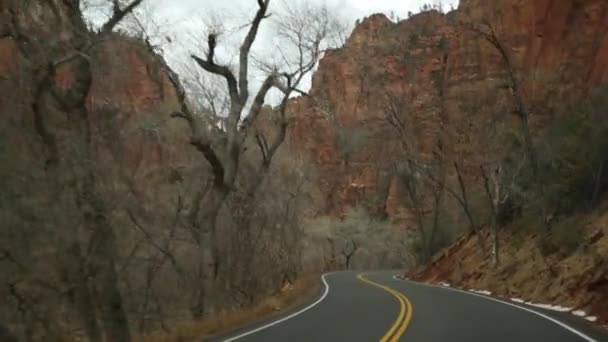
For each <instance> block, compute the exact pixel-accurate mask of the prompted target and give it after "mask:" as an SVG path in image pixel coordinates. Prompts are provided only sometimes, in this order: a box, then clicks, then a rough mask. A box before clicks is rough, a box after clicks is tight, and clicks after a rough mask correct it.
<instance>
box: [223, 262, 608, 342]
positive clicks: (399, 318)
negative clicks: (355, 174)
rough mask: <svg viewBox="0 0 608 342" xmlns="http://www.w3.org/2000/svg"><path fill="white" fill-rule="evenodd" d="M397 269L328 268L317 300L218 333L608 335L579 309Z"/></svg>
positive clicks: (415, 339) (322, 337) (244, 339)
mask: <svg viewBox="0 0 608 342" xmlns="http://www.w3.org/2000/svg"><path fill="white" fill-rule="evenodd" d="M394 274H395V273H394V272H336V273H330V274H326V275H324V276H323V279H322V280H323V286H322V293H321V294H320V296H319V297H318V298H316V300H314V301H313V302H312V303H309V304H307V305H306V306H304V307H301V308H298V309H294V310H293V312H287V313H285V314H284V315H283V316H282V317H279V318H274V319H273V320H271V321H268V322H263V323H260V324H258V325H257V326H253V327H249V328H247V329H244V330H242V331H237V332H234V333H232V334H230V335H228V336H223V337H221V338H218V339H216V340H214V341H224V342H231V341H240V342H272V341H288V342H316V341H349V342H357V341H380V342H396V341H408V342H443V341H456V342H477V341H480V342H481V341H483V342H485V341H491V342H503V341H504V342H512V341H517V342H519V341H534V342H536V341H547V342H592V341H597V342H600V341H608V335H604V334H603V332H601V331H599V330H597V329H596V328H594V327H592V326H591V325H589V324H587V323H586V322H585V321H583V320H581V319H578V318H576V317H574V316H573V315H571V314H567V313H566V314H563V313H553V312H547V311H543V310H541V309H536V308H530V307H527V306H519V305H516V304H514V303H510V302H502V301H500V300H496V299H494V298H492V297H486V296H483V295H477V294H471V293H468V292H462V291H458V290H454V289H448V288H442V287H436V286H429V285H424V284H419V283H414V282H409V281H403V280H399V279H396V278H395V277H394ZM571 316H572V317H571Z"/></svg>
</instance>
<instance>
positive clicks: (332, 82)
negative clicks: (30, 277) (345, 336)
mask: <svg viewBox="0 0 608 342" xmlns="http://www.w3.org/2000/svg"><path fill="white" fill-rule="evenodd" d="M486 21H487V22H489V23H491V24H492V26H493V27H494V29H495V31H496V34H497V37H498V38H499V39H500V41H501V42H502V43H503V44H504V45H505V46H506V48H507V50H508V51H509V53H510V55H511V57H512V60H513V63H512V64H513V65H514V67H515V69H516V71H517V72H518V74H519V75H521V77H520V78H521V82H522V87H523V93H524V97H525V98H526V100H527V101H528V102H529V103H530V104H531V107H532V116H531V120H532V128H533V132H535V131H538V129H540V128H541V127H542V126H543V123H544V122H546V120H547V119H550V118H551V117H553V116H554V115H557V114H559V109H560V108H563V107H564V106H566V104H567V103H570V102H574V101H576V100H577V99H580V98H581V96H584V95H585V94H586V93H587V92H588V91H590V90H592V89H593V88H594V87H596V86H598V85H600V84H602V83H604V82H606V81H607V80H608V3H606V2H605V1H602V0H585V1H575V0H567V1H561V0H560V1H557V0H533V1H523V0H500V1H491V2H488V1H476V0H462V1H461V3H460V7H459V8H458V10H456V11H453V12H450V13H448V14H446V15H443V14H440V13H437V12H434V11H431V12H426V13H421V14H417V15H415V16H413V17H412V18H409V19H407V20H403V21H400V22H398V23H393V22H391V21H390V20H388V19H387V18H386V17H385V16H383V15H373V16H370V17H368V18H365V19H364V20H363V21H362V22H361V23H360V24H359V25H358V26H357V27H356V28H355V30H354V32H353V34H352V36H351V37H350V38H349V39H348V41H347V42H346V45H345V46H344V47H343V48H341V49H339V50H334V51H329V52H328V53H327V55H326V56H325V58H324V59H323V60H322V62H321V64H320V66H319V70H318V71H317V72H316V74H315V76H314V79H313V86H312V93H313V95H315V96H316V98H315V100H309V99H298V100H296V101H294V102H293V103H292V106H293V107H294V112H295V114H294V116H293V125H292V131H291V136H290V137H291V140H292V141H293V142H295V143H294V144H293V145H296V146H298V148H299V149H304V150H305V151H308V152H310V154H311V155H312V156H313V158H314V159H315V162H316V164H317V165H318V167H319V169H320V170H321V171H320V172H321V175H320V178H321V179H322V182H323V184H324V189H326V194H327V198H328V203H327V206H326V210H327V211H328V212H334V213H336V212H338V213H339V212H342V211H343V209H344V208H345V207H347V206H352V205H357V204H362V203H363V204H365V205H367V206H369V207H371V208H373V209H374V210H377V211H378V212H379V213H381V214H387V215H389V216H391V217H392V218H393V219H395V220H398V219H399V218H404V217H407V216H408V214H407V210H406V209H405V208H404V205H403V200H402V197H403V189H402V186H401V185H400V184H399V181H398V180H397V179H396V178H395V176H394V172H393V170H394V168H393V165H394V163H395V162H396V161H397V160H398V158H399V157H398V155H399V154H398V153H395V152H396V151H398V149H399V143H398V141H399V138H398V134H397V133H396V131H395V130H394V129H393V127H392V126H391V125H390V123H389V122H388V120H387V119H386V116H387V113H389V112H391V111H392V112H396V113H397V114H398V115H399V117H400V119H401V121H402V122H403V123H405V124H406V126H407V127H408V128H407V133H408V135H409V138H410V140H411V141H412V142H413V143H414V144H415V148H416V149H417V150H418V151H421V154H422V157H423V158H424V157H425V156H426V157H428V156H429V155H430V151H431V149H432V148H433V146H436V144H437V141H438V139H439V134H440V127H449V130H450V133H449V134H448V136H447V137H446V138H444V139H448V140H447V143H445V144H444V145H445V146H447V147H448V149H449V151H448V154H449V155H450V158H452V159H458V160H461V161H464V162H463V163H464V164H466V163H467V162H469V164H475V162H474V161H475V160H476V159H479V158H480V157H479V155H480V153H479V151H476V150H475V147H476V146H479V145H484V141H485V140H484V139H487V134H488V133H487V127H488V124H489V123H490V122H491V121H492V120H493V119H494V118H495V116H496V115H506V116H508V115H510V114H509V113H510V112H511V111H512V110H513V108H512V105H511V104H510V103H511V102H510V100H509V94H508V93H507V92H506V91H504V90H501V89H502V88H503V87H501V85H502V84H504V82H505V71H504V68H503V64H502V61H501V59H500V57H499V55H498V53H497V51H496V49H495V48H494V47H492V46H491V45H490V44H488V43H487V42H486V41H485V40H484V39H483V38H482V37H480V36H479V35H478V34H477V33H475V32H473V31H471V30H470V29H469V28H468V27H469V26H470V24H476V25H480V24H482V23H484V22H486ZM441 87H444V90H443V92H441V89H442V88H441ZM442 93H443V95H440V94H442ZM480 99H484V100H483V101H480ZM484 101H485V102H484ZM541 104H542V105H541ZM388 105H390V106H388ZM442 106H443V107H442ZM388 107H392V108H388ZM441 108H445V111H444V113H445V114H446V115H445V116H444V117H443V118H442V117H441V115H440V114H441V113H442V109H441ZM395 109H396V110H395ZM345 141H346V142H345ZM345 144H346V145H347V146H344V145H345ZM465 168H466V165H465ZM466 171H467V172H466V175H467V177H475V175H474V173H475V172H474V171H473V170H466ZM364 198H367V199H368V200H367V202H364V201H363V199H364ZM370 199H371V200H370Z"/></svg>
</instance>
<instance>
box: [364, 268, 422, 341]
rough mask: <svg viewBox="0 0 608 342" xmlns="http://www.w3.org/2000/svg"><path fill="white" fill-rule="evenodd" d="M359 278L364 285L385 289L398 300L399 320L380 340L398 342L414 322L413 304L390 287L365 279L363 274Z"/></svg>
mask: <svg viewBox="0 0 608 342" xmlns="http://www.w3.org/2000/svg"><path fill="white" fill-rule="evenodd" d="M357 278H359V280H361V281H362V282H364V283H367V284H370V285H372V286H375V287H378V288H381V289H383V290H384V291H386V292H388V293H390V294H392V295H393V296H395V298H397V300H398V301H399V304H400V309H399V316H398V317H397V320H396V321H395V323H393V325H392V326H391V328H390V329H389V331H388V332H387V333H386V334H385V335H384V336H382V338H381V339H380V342H398V341H399V338H401V336H402V335H403V333H405V329H407V327H408V325H409V324H410V321H411V320H412V311H413V308H412V303H410V301H409V300H408V299H407V297H405V296H404V295H402V294H401V293H399V292H397V291H395V290H393V289H391V288H390V287H388V286H384V285H382V284H378V283H376V282H373V281H371V280H369V279H367V278H365V276H364V275H363V274H359V275H358V276H357Z"/></svg>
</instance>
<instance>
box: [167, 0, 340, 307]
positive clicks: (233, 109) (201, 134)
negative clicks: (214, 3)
mask: <svg viewBox="0 0 608 342" xmlns="http://www.w3.org/2000/svg"><path fill="white" fill-rule="evenodd" d="M269 4H270V1H269V0H258V1H257V5H258V9H257V11H256V13H255V15H254V17H253V20H252V21H251V24H250V25H249V29H248V31H247V34H246V36H245V37H244V39H243V41H242V42H241V45H240V49H239V53H238V70H237V71H238V72H237V73H234V72H233V71H232V70H231V68H230V67H229V66H226V65H221V64H218V63H217V62H216V56H215V52H216V48H217V43H218V42H217V35H216V34H215V33H213V32H212V33H210V34H209V35H208V37H207V51H206V55H205V56H204V57H201V56H199V55H196V54H193V55H192V56H191V57H192V59H193V60H194V61H195V62H196V64H197V65H198V66H199V67H200V68H202V69H203V70H204V71H206V72H208V73H210V74H213V75H216V76H218V77H221V78H222V79H223V80H224V81H225V86H226V90H227V93H228V98H229V105H228V113H227V116H226V117H225V118H223V119H222V121H223V122H224V126H223V127H221V129H219V130H218V129H216V127H209V125H208V123H207V121H205V120H202V118H201V115H199V114H198V113H196V112H195V111H194V110H192V109H191V108H190V106H189V105H188V103H187V101H186V94H185V91H184V89H183V88H182V86H181V85H180V84H179V81H178V80H177V77H172V80H173V82H174V85H175V87H176V89H177V90H178V94H179V96H180V101H181V111H180V112H175V113H173V114H172V116H173V117H178V118H182V119H185V120H186V121H187V122H188V123H189V125H190V128H191V131H192V136H191V139H190V142H191V144H192V145H193V146H194V147H195V148H196V149H197V150H198V151H199V152H200V153H201V154H202V155H203V156H204V157H205V159H206V160H207V162H208V163H209V165H210V166H211V168H212V171H213V187H212V188H211V189H210V191H209V192H208V193H207V194H206V195H205V196H204V200H202V201H201V202H200V203H198V204H197V206H196V207H195V208H194V210H195V212H196V214H194V215H192V216H191V217H192V218H193V220H192V221H191V222H190V224H192V226H193V227H194V230H195V231H197V232H198V237H197V242H198V243H199V244H200V259H201V269H200V275H201V282H202V284H201V286H202V293H201V298H200V301H199V312H198V313H197V314H198V315H202V314H203V312H204V311H205V310H206V309H210V310H212V309H213V303H211V302H210V299H211V298H212V293H213V290H214V277H213V273H214V272H213V270H214V269H217V267H218V266H217V263H218V259H217V256H216V255H215V254H216V250H215V247H214V241H215V236H216V220H217V217H218V213H219V211H220V209H221V207H222V205H223V204H224V202H225V201H226V198H227V197H228V196H229V195H230V194H232V193H234V190H235V185H236V182H237V177H238V174H239V166H240V162H241V156H242V154H243V148H244V144H245V141H246V140H247V138H248V136H250V135H251V134H252V132H253V131H254V129H253V126H254V125H255V123H256V121H257V120H258V117H259V116H260V114H261V113H262V112H263V106H264V102H265V100H266V97H267V95H268V94H269V92H270V90H271V89H276V90H278V91H279V92H280V93H281V94H282V96H281V100H280V105H279V107H278V109H276V111H277V112H278V117H279V120H278V133H277V134H275V136H274V139H273V140H272V141H270V142H268V140H267V138H266V137H265V136H264V135H263V134H262V133H260V132H258V134H257V138H258V142H259V144H258V146H259V149H260V153H261V155H262V161H261V163H260V165H259V172H258V176H259V175H263V174H265V173H266V171H267V170H268V168H269V167H270V164H271V161H272V159H273V157H274V155H275V154H276V152H277V150H278V149H279V147H280V146H281V144H282V143H283V141H284V140H285V137H286V131H287V126H288V120H287V107H288V106H287V105H288V100H289V98H290V97H291V96H292V95H294V94H297V93H300V94H302V93H304V92H303V91H302V90H300V89H299V88H298V86H299V85H300V83H301V82H302V80H303V79H304V77H305V76H306V75H307V74H308V73H309V72H311V71H312V70H313V69H314V67H315V66H316V64H317V61H318V60H319V58H320V57H321V56H322V54H323V48H324V45H323V44H324V43H325V41H326V39H327V38H328V37H330V33H331V31H330V29H331V28H332V26H331V25H330V24H331V20H332V18H331V17H330V16H329V15H323V16H317V15H315V16H312V17H308V16H306V13H304V14H302V13H300V14H299V15H297V16H296V15H295V12H292V13H289V12H288V13H287V16H286V19H287V20H286V21H282V22H281V23H282V24H281V25H282V31H283V32H284V35H285V38H287V42H288V43H289V44H291V45H292V46H293V47H294V48H295V49H296V51H297V59H296V61H295V63H291V64H290V65H288V67H286V68H284V70H282V71H281V70H279V69H278V68H272V70H270V73H269V74H268V75H267V76H266V78H265V80H264V81H263V83H262V85H261V86H260V88H259V89H258V91H257V93H256V94H255V96H254V97H253V99H251V94H250V86H249V78H250V64H251V61H250V59H251V56H250V55H251V48H252V46H253V44H254V42H255V40H256V38H257V36H258V32H259V28H260V25H261V24H262V22H263V21H264V20H265V19H267V18H268V17H269V15H270V14H269ZM250 100H252V101H251V103H250V104H249V101H250ZM212 110H213V109H212ZM205 115H209V113H205ZM211 115H212V116H213V114H211ZM253 184H254V185H253V187H252V188H251V189H249V190H248V191H246V193H245V199H244V200H245V201H247V200H249V199H250V198H251V197H252V196H253V194H254V193H255V191H256V190H257V187H258V186H259V184H261V182H254V183H253ZM203 298H206V299H207V300H209V301H208V302H207V303H204V302H203Z"/></svg>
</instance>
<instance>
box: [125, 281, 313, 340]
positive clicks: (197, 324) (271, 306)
mask: <svg viewBox="0 0 608 342" xmlns="http://www.w3.org/2000/svg"><path fill="white" fill-rule="evenodd" d="M319 285H320V281H319V275H318V274H305V275H302V276H301V277H300V278H299V279H298V280H296V281H295V283H294V284H293V285H292V286H289V287H285V288H283V289H282V290H280V291H279V292H277V293H276V294H275V295H273V296H271V297H268V298H265V299H263V300H261V301H260V302H259V303H257V304H255V305H254V306H252V307H248V308H243V309H242V310H239V311H226V312H220V313H219V314H217V315H215V316H212V317H209V318H207V319H204V320H201V321H189V322H182V323H178V324H177V325H176V326H175V327H173V331H172V332H171V333H158V334H154V335H148V336H137V337H134V339H133V341H135V342H144V341H145V342H187V341H200V340H201V339H203V338H205V337H210V336H213V335H217V334H221V333H226V332H229V331H231V330H234V329H238V328H240V327H244V326H246V325H247V324H251V323H255V322H257V321H260V320H263V319H266V318H270V317H272V315H273V314H276V313H277V312H279V311H280V310H283V309H286V308H289V307H291V306H294V305H297V304H299V303H301V302H303V301H305V300H307V299H308V298H309V297H311V296H313V295H314V294H315V293H317V290H318V289H319Z"/></svg>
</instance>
